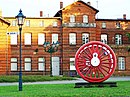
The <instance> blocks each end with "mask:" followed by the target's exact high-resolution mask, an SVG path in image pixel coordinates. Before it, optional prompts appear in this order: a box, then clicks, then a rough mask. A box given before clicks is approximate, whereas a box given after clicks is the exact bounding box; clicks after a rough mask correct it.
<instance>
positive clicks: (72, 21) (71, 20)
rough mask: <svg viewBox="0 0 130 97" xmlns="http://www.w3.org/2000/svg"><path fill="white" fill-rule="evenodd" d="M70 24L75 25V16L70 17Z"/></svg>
mask: <svg viewBox="0 0 130 97" xmlns="http://www.w3.org/2000/svg"><path fill="white" fill-rule="evenodd" d="M70 22H71V23H74V22H75V16H74V15H70Z"/></svg>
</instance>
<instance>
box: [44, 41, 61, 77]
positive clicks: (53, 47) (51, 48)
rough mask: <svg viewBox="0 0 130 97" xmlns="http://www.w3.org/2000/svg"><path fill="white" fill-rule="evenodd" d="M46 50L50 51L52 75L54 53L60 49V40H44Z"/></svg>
mask: <svg viewBox="0 0 130 97" xmlns="http://www.w3.org/2000/svg"><path fill="white" fill-rule="evenodd" d="M43 45H44V50H45V52H48V53H50V76H51V77H52V76H53V75H52V53H54V52H56V51H58V46H59V42H58V41H57V42H56V43H54V42H53V43H50V42H44V44H43Z"/></svg>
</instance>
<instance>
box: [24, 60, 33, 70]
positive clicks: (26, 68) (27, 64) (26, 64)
mask: <svg viewBox="0 0 130 97" xmlns="http://www.w3.org/2000/svg"><path fill="white" fill-rule="evenodd" d="M24 62H25V71H31V58H25V59H24Z"/></svg>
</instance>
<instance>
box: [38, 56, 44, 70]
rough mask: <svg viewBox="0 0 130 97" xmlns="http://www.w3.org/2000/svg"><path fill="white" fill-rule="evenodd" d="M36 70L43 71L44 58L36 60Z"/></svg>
mask: <svg viewBox="0 0 130 97" xmlns="http://www.w3.org/2000/svg"><path fill="white" fill-rule="evenodd" d="M38 70H39V71H44V70H45V59H44V58H38Z"/></svg>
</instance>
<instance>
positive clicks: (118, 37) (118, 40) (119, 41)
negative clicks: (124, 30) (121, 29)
mask: <svg viewBox="0 0 130 97" xmlns="http://www.w3.org/2000/svg"><path fill="white" fill-rule="evenodd" d="M115 44H117V45H122V35H121V34H116V35H115Z"/></svg>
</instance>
